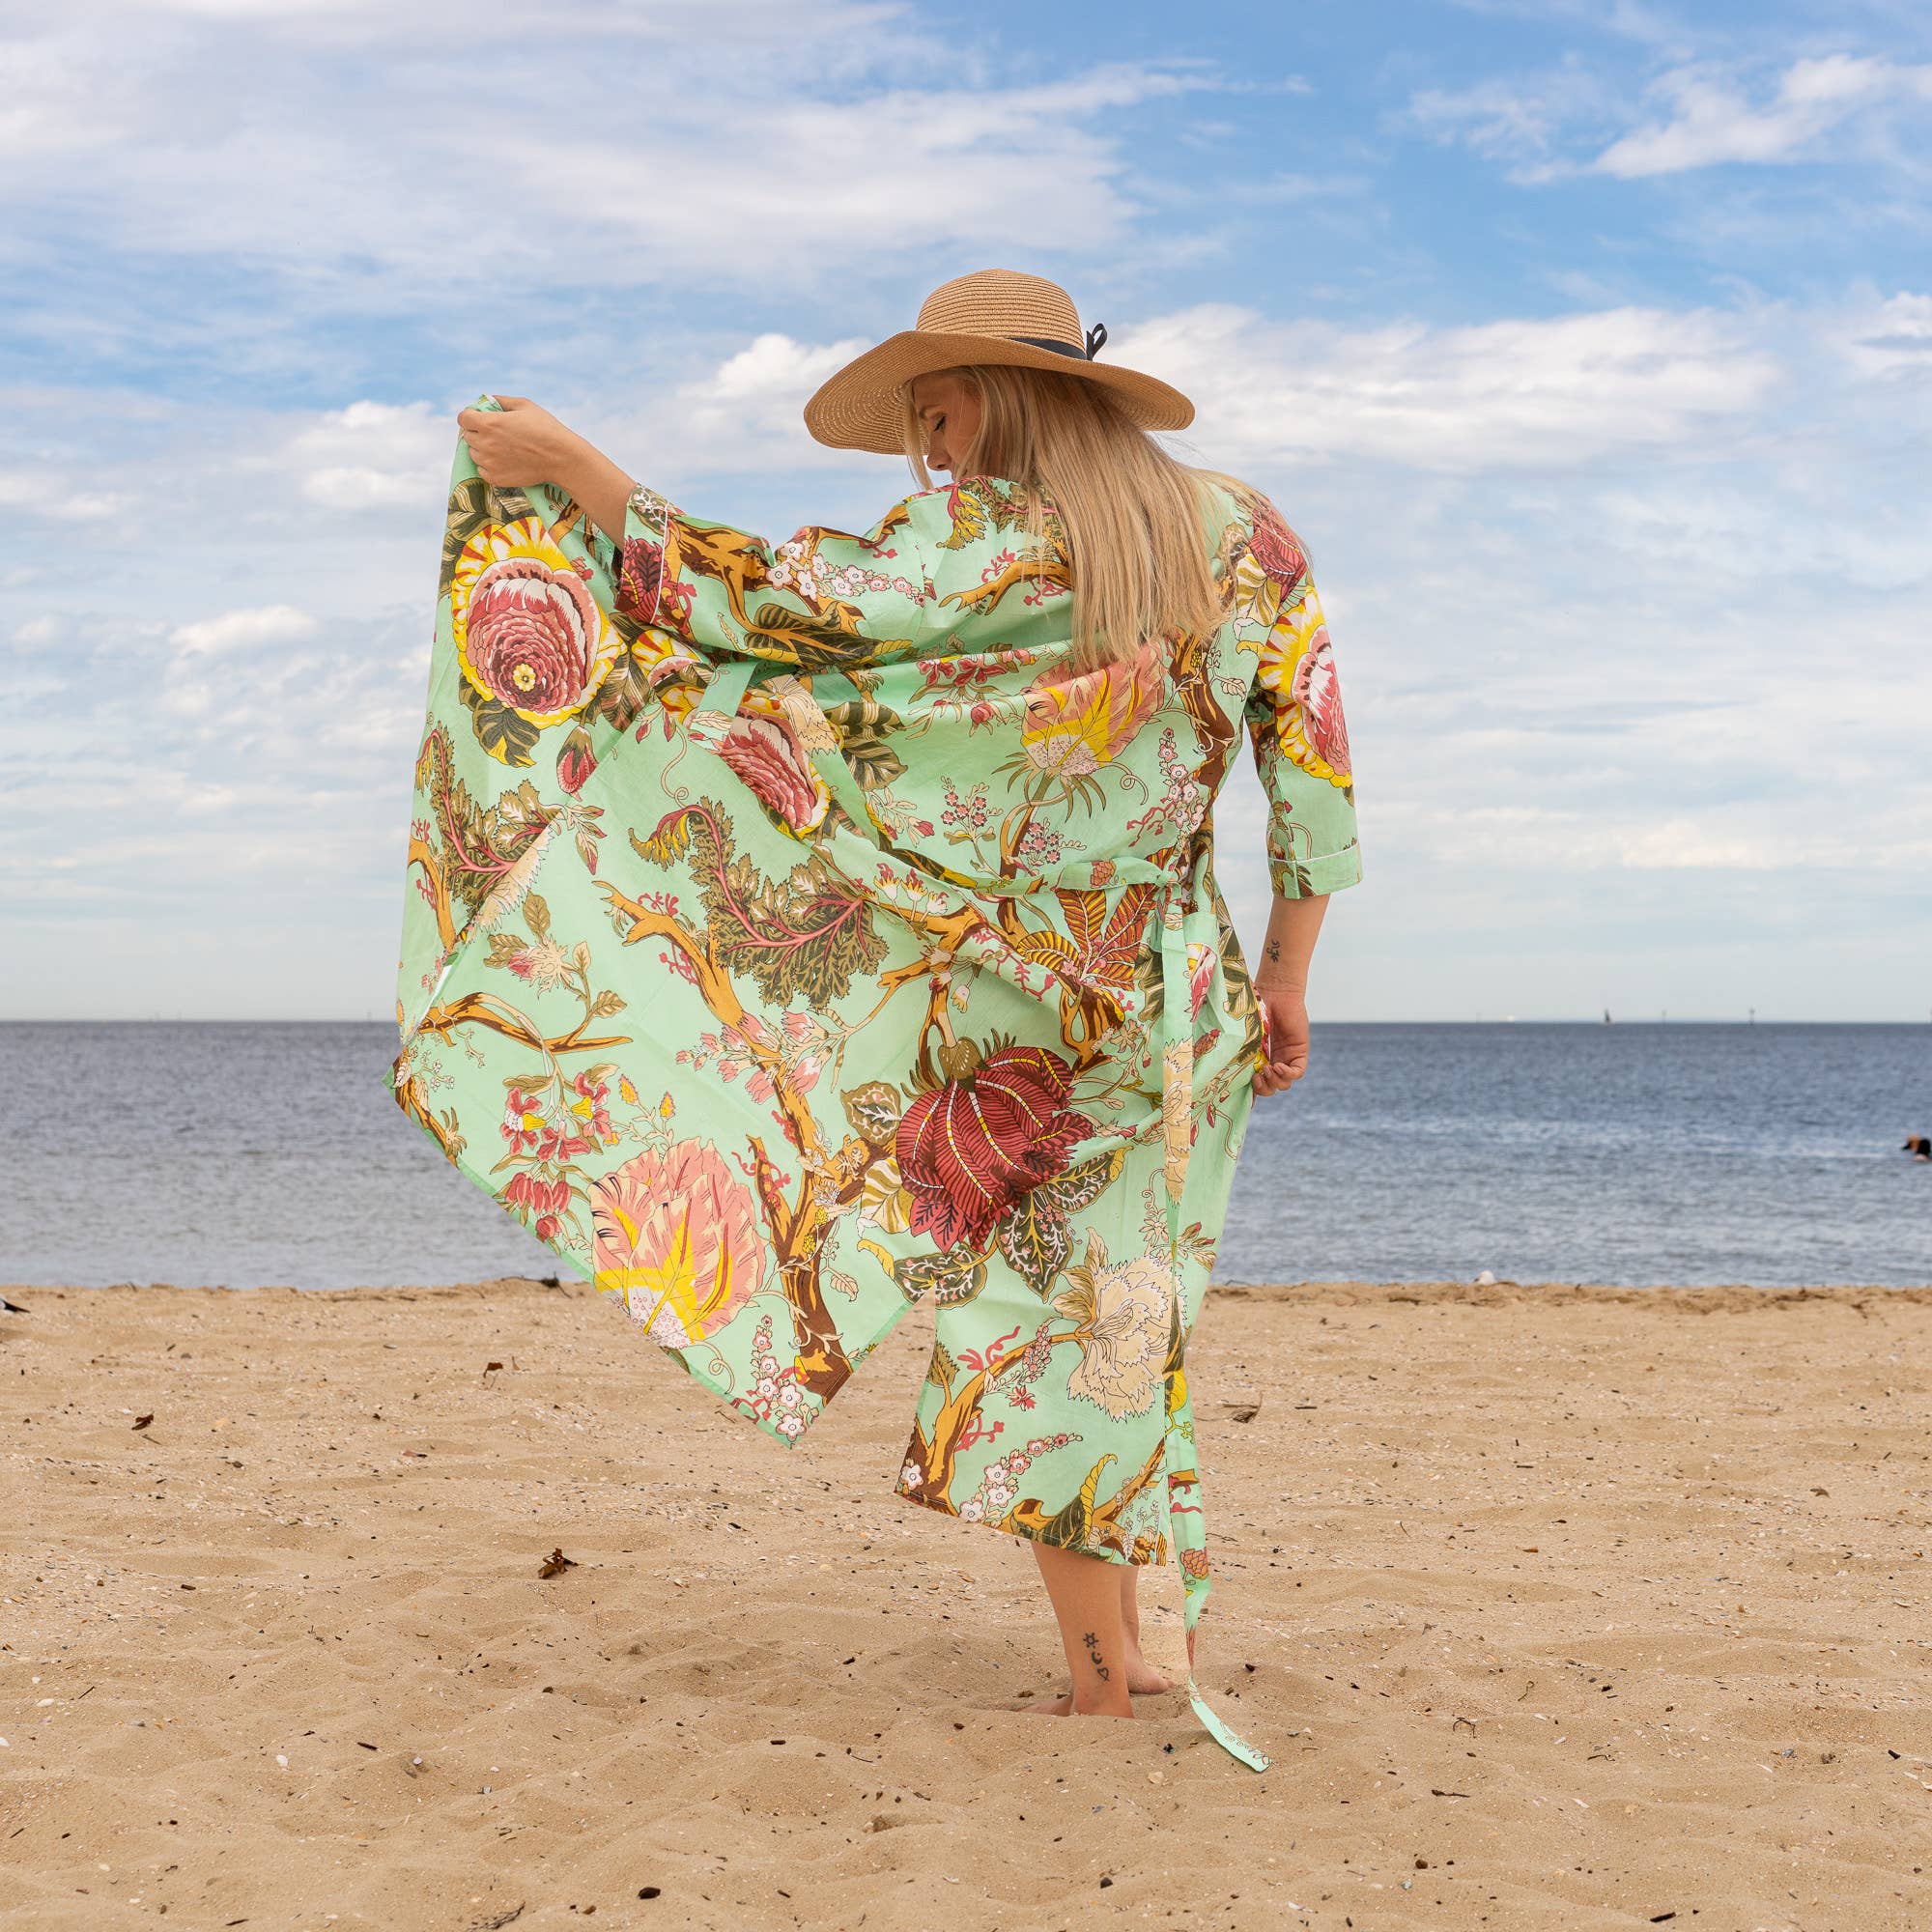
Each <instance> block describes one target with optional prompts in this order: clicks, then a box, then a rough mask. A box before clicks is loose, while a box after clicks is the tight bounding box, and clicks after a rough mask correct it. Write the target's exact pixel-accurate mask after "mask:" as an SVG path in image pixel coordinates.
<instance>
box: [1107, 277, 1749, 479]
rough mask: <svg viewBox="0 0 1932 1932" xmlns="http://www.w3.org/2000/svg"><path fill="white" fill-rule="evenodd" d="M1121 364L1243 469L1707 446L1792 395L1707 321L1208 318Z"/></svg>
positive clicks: (1634, 311)
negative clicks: (1160, 384)
mask: <svg viewBox="0 0 1932 1932" xmlns="http://www.w3.org/2000/svg"><path fill="white" fill-rule="evenodd" d="M1119 359H1120V360H1122V361H1123V362H1128V363H1131V364H1133V365H1134V366H1137V367H1144V368H1147V369H1149V370H1151V371H1152V372H1153V373H1154V374H1156V375H1159V376H1161V377H1164V378H1165V379H1166V380H1167V381H1169V382H1171V383H1173V384H1176V385H1177V386H1178V387H1179V388H1180V389H1181V390H1182V391H1183V392H1185V393H1187V394H1188V395H1190V396H1192V397H1193V398H1194V400H1195V404H1196V408H1197V410H1198V412H1199V414H1198V417H1197V422H1196V425H1195V427H1194V428H1193V429H1191V430H1190V431H1189V432H1188V439H1189V441H1190V442H1192V443H1194V444H1197V445H1198V446H1199V447H1201V448H1203V449H1205V450H1209V451H1217V452H1227V454H1226V456H1225V457H1222V458H1220V459H1218V460H1221V461H1223V462H1225V463H1227V464H1228V465H1229V466H1230V467H1232V466H1233V464H1234V463H1235V462H1236V460H1238V461H1240V462H1246V463H1250V464H1265V463H1271V462H1289V461H1293V462H1296V463H1306V462H1310V461H1314V462H1324V463H1325V462H1336V461H1342V460H1348V459H1353V458H1372V459H1375V460H1378V461H1381V462H1386V463H1391V464H1396V465H1401V466H1404V467H1406V468H1412V469H1427V470H1441V471H1445V472H1456V473H1465V474H1466V473H1474V472H1478V471H1492V470H1495V469H1499V468H1507V467H1514V466H1522V467H1549V466H1554V467H1557V468H1561V469H1576V468H1577V467H1579V466H1582V465H1585V464H1589V463H1591V462H1594V461H1597V460H1599V459H1601V458H1603V457H1605V456H1606V455H1612V454H1617V453H1633V452H1637V451H1641V450H1645V449H1651V448H1657V447H1662V446H1668V445H1671V444H1681V443H1685V442H1691V441H1696V440H1701V439H1702V438H1704V437H1705V436H1707V435H1708V434H1710V433H1711V431H1712V429H1713V427H1714V426H1716V425H1719V424H1723V423H1727V422H1737V421H1739V420H1741V419H1745V418H1747V417H1748V416H1749V414H1750V413H1751V412H1754V411H1756V410H1758V409H1760V408H1762V407H1763V406H1764V405H1765V404H1766V403H1767V401H1768V400H1769V399H1770V398H1771V397H1772V396H1773V395H1774V394H1775V393H1776V389H1777V387H1778V385H1779V384H1780V382H1781V381H1782V380H1783V376H1782V371H1781V369H1780V366H1779V363H1778V360H1777V357H1776V355H1775V354H1773V353H1771V352H1770V351H1769V350H1768V349H1767V348H1766V347H1765V346H1764V345H1763V344H1762V343H1761V342H1759V341H1757V340H1754V339H1753V337H1752V334H1751V331H1750V330H1749V328H1748V327H1747V326H1746V325H1745V324H1744V323H1743V322H1742V321H1741V320H1740V319H1739V318H1737V317H1735V316H1730V315H1725V314H1720V313H1718V312H1716V311H1712V310H1708V309H1698V310H1690V311H1689V312H1673V311H1669V310H1664V309H1657V308H1638V307H1621V308H1614V309H1605V310H1597V311H1591V312H1586V313H1583V314H1580V315H1571V316H1557V317H1551V318H1548V319H1543V318H1527V319H1513V320H1506V321H1498V322H1491V323H1483V324H1478V325H1475V326H1472V327H1461V328H1439V327H1430V326H1429V325H1427V324H1426V323H1421V322H1410V323H1397V324H1391V325H1387V326H1384V327H1374V328H1365V329H1350V328H1346V327H1339V326H1337V325H1335V324H1331V323H1324V322H1296V323H1275V322H1271V321H1269V320H1267V319H1265V318H1264V317H1263V316H1262V315H1260V314H1259V313H1257V312H1256V311H1254V310H1252V309H1245V308H1235V307H1230V306H1224V305H1220V304H1208V305H1204V306H1201V307H1198V308H1191V309H1185V310H1181V311H1179V312H1178V313H1176V314H1173V315H1168V316H1163V317H1160V318H1157V319H1156V320H1154V321H1152V322H1150V323H1147V324H1144V325H1142V326H1141V327H1138V328H1135V329H1132V330H1126V331H1122V339H1121V342H1120V347H1119Z"/></svg>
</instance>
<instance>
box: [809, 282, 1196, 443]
mask: <svg viewBox="0 0 1932 1932" xmlns="http://www.w3.org/2000/svg"><path fill="white" fill-rule="evenodd" d="M1106 339H1107V329H1106V325H1105V324H1104V323H1096V324H1095V325H1094V327H1092V328H1090V329H1088V330H1086V331H1085V332H1084V333H1083V332H1082V330H1081V327H1080V315H1079V311H1078V310H1077V309H1075V307H1074V306H1073V298H1072V297H1071V296H1069V295H1068V294H1067V293H1066V291H1065V289H1063V288H1061V287H1060V286H1059V285H1058V284H1057V283H1054V282H1049V281H1044V280H1042V279H1041V278H1040V277H1039V276H1038V275H1022V274H1019V273H1016V272H1015V271H1014V270H1011V269H981V270H979V271H978V272H977V273H975V274H971V275H961V276H959V277H958V279H957V280H956V281H951V282H946V283H943V284H942V285H941V286H940V287H938V288H936V289H934V290H933V292H932V293H931V294H930V295H929V296H927V297H926V298H925V300H924V301H923V303H922V304H921V305H920V311H919V321H918V323H917V324H916V325H915V326H914V327H911V328H903V329H901V330H900V331H899V332H898V334H896V335H889V336H888V337H887V338H886V339H885V341H883V342H881V343H880V344H878V345H877V347H876V348H872V349H868V350H867V351H866V353H865V354H864V355H859V356H855V357H854V358H853V359H852V360H851V361H850V362H848V363H846V364H845V366H844V367H843V368H842V369H840V370H838V373H837V374H835V375H833V376H830V377H828V378H827V379H826V380H825V382H823V383H822V384H820V385H819V387H818V391H817V393H816V394H815V395H813V397H812V398H811V400H810V402H809V403H807V404H806V406H805V426H806V428H808V429H809V430H810V432H811V433H812V435H813V436H814V437H816V438H817V440H819V441H820V442H824V443H830V444H831V445H832V447H833V448H834V449H870V450H876V451H877V452H878V453H879V454H880V455H882V456H896V455H898V454H900V453H901V451H902V450H903V449H904V446H905V445H904V442H903V440H902V438H901V433H900V423H901V420H902V410H901V405H900V401H899V392H900V391H901V390H902V389H903V388H904V387H905V385H906V384H908V383H910V382H912V381H913V380H914V378H915V377H919V376H928V375H930V374H931V373H932V372H933V371H934V370H935V369H952V368H954V367H958V366H961V365H965V364H971V363H977V362H1005V363H1011V364H1013V365H1015V366H1016V367H1018V368H1022V369H1050V370H1052V371H1054V373H1055V374H1057V375H1062V376H1080V377H1083V378H1085V379H1086V381H1088V382H1090V383H1097V384H1100V386H1101V387H1102V388H1104V389H1107V390H1109V391H1111V392H1112V394H1113V395H1114V397H1115V399H1116V400H1117V401H1118V402H1119V403H1120V405H1121V407H1122V409H1123V410H1124V411H1125V412H1127V414H1128V415H1129V416H1131V417H1132V418H1133V420H1134V421H1135V422H1137V423H1139V424H1140V426H1141V427H1142V428H1143V429H1185V428H1186V427H1187V425H1188V424H1189V423H1190V422H1192V421H1193V420H1194V405H1193V404H1192V403H1190V402H1189V401H1188V400H1187V398H1186V397H1185V396H1183V395H1182V394H1181V393H1180V391H1179V389H1175V388H1170V387H1169V386H1168V384H1165V383H1163V382H1160V381H1159V380H1158V379H1157V378H1155V377H1152V376H1143V375H1142V374H1141V373H1140V372H1139V370H1137V369H1122V368H1120V367H1119V366H1117V365H1116V364H1114V363H1111V362H1096V361H1094V355H1095V353H1096V352H1097V351H1098V350H1099V348H1100V345H1101V344H1102V343H1104V342H1105V341H1106Z"/></svg>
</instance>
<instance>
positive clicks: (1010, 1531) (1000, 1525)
mask: <svg viewBox="0 0 1932 1932" xmlns="http://www.w3.org/2000/svg"><path fill="white" fill-rule="evenodd" d="M893 1493H894V1495H895V1496H897V1497H899V1499H900V1500H901V1501H903V1502H909V1503H917V1504H918V1505H919V1506H920V1508H921V1509H928V1510H930V1511H932V1513H933V1514H934V1515H935V1516H943V1517H944V1518H946V1520H948V1521H949V1522H957V1523H963V1524H964V1525H965V1526H966V1527H967V1528H968V1529H991V1530H997V1531H998V1532H999V1534H1000V1535H1002V1536H1015V1537H1018V1538H1019V1540H1020V1541H1021V1542H1022V1543H1046V1538H1045V1537H1043V1536H1036V1535H1035V1534H1034V1533H1033V1531H1032V1530H1030V1529H1020V1528H1017V1527H1015V1528H1009V1527H1008V1526H1007V1524H1006V1523H1005V1522H994V1521H993V1520H991V1519H990V1518H987V1517H983V1516H982V1517H980V1518H978V1519H977V1520H976V1519H975V1518H973V1517H970V1516H961V1515H960V1514H959V1512H958V1511H957V1510H951V1509H948V1508H947V1507H946V1505H945V1504H944V1503H942V1502H939V1501H937V1500H936V1499H935V1498H933V1497H931V1496H918V1495H914V1494H913V1492H911V1491H910V1490H908V1489H903V1488H901V1487H900V1486H899V1484H897V1483H895V1484H894V1485H893ZM1047 1548H1052V1549H1060V1548H1065V1545H1064V1544H1047ZM1075 1554H1076V1555H1080V1556H1097V1557H1098V1558H1099V1559H1100V1560H1101V1561H1102V1562H1103V1563H1117V1564H1122V1565H1124V1566H1125V1567H1126V1568H1128V1569H1137V1570H1147V1569H1151V1568H1152V1567H1153V1563H1154V1559H1153V1558H1152V1557H1151V1556H1149V1557H1144V1558H1143V1559H1142V1560H1141V1561H1140V1562H1139V1563H1136V1562H1135V1561H1134V1559H1133V1558H1132V1557H1131V1556H1123V1555H1119V1554H1117V1553H1116V1552H1115V1551H1113V1550H1111V1549H1105V1548H1102V1549H1089V1548H1086V1546H1085V1545H1082V1547H1081V1548H1079V1549H1078V1550H1077V1551H1075Z"/></svg>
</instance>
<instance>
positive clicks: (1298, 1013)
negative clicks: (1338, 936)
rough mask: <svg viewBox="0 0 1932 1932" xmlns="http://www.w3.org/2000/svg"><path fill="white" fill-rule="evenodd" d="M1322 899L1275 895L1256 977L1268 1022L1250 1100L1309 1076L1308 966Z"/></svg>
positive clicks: (1257, 994)
mask: <svg viewBox="0 0 1932 1932" xmlns="http://www.w3.org/2000/svg"><path fill="white" fill-rule="evenodd" d="M1327 910H1328V895H1326V894H1325V893H1322V894H1318V895H1311V896H1308V897H1304V898H1297V899H1286V898H1283V897H1282V896H1281V895H1279V894H1277V895H1275V901H1274V906H1273V908H1272V910H1271V911H1270V912H1269V914H1268V928H1267V933H1266V936H1265V937H1264V939H1263V941H1262V963H1261V965H1260V967H1259V968H1258V969H1257V970H1256V973H1255V999H1256V1000H1257V1001H1258V1002H1259V1003H1260V1006H1261V1009H1262V1015H1263V1017H1264V1019H1265V1020H1266V1022H1267V1037H1266V1041H1265V1044H1264V1047H1263V1049H1262V1054H1261V1055H1258V1056H1257V1065H1256V1066H1255V1097H1256V1098H1257V1099H1258V1100H1264V1099H1266V1098H1267V1096H1268V1095H1269V1094H1285V1093H1287V1092H1288V1090H1289V1089H1290V1088H1291V1087H1293V1085H1294V1083H1295V1082H1296V1081H1297V1080H1299V1079H1300V1078H1301V1076H1302V1075H1303V1074H1304V1073H1306V1072H1307V1071H1308V962H1309V961H1310V959H1312V958H1313V957H1314V956H1315V941H1316V937H1317V935H1318V934H1319V933H1320V932H1321V916H1322V914H1323V913H1325V912H1326V911H1327Z"/></svg>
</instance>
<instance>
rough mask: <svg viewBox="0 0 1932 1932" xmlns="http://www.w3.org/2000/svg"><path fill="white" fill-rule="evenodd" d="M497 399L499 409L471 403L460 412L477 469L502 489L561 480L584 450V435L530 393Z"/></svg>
mask: <svg viewBox="0 0 1932 1932" xmlns="http://www.w3.org/2000/svg"><path fill="white" fill-rule="evenodd" d="M497 402H499V403H500V404H501V405H502V408H501V409H498V410H479V409H476V408H474V407H472V408H469V409H467V410H459V411H457V412H456V424H457V427H458V428H459V429H460V430H462V432H463V440H465V441H466V442H467V443H468V444H469V460H470V462H472V463H473V464H475V466H476V473H477V475H479V476H480V477H482V479H483V480H484V482H486V483H488V484H490V485H491V486H492V487H493V488H495V489H498V490H520V489H522V488H523V487H524V486H525V485H526V484H529V483H555V482H557V481H558V480H559V479H560V478H561V477H562V475H563V473H564V471H565V470H566V469H570V468H571V466H572V463H573V460H574V459H576V458H577V457H579V456H580V455H581V453H582V447H583V439H582V437H581V436H579V435H578V434H577V432H576V431H575V430H572V429H566V428H564V426H563V425H562V424H561V423H560V422H558V421H557V419H556V418H555V417H554V415H552V414H551V412H549V411H548V410H546V409H540V408H539V407H538V406H537V405H536V404H535V403H533V402H531V401H530V399H529V398H528V397H527V396H498V397H497Z"/></svg>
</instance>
